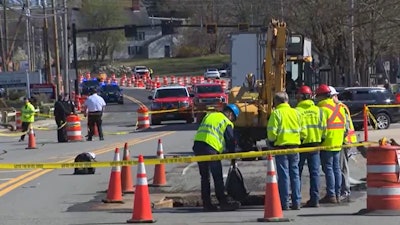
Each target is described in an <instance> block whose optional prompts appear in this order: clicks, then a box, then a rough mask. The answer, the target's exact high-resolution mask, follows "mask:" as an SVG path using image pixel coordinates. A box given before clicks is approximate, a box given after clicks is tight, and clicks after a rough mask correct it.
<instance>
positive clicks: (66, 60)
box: [63, 0, 71, 93]
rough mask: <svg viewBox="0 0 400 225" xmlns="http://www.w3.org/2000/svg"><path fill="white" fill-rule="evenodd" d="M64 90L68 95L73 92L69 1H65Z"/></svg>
mask: <svg viewBox="0 0 400 225" xmlns="http://www.w3.org/2000/svg"><path fill="white" fill-rule="evenodd" d="M63 19H64V28H63V29H64V30H63V31H64V88H65V91H68V93H70V92H71V90H70V83H69V80H70V79H69V73H68V70H69V48H68V46H69V45H68V43H69V42H68V5H67V0H64V18H63Z"/></svg>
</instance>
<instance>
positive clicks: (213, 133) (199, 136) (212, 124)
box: [194, 112, 233, 153]
mask: <svg viewBox="0 0 400 225" xmlns="http://www.w3.org/2000/svg"><path fill="white" fill-rule="evenodd" d="M229 125H230V126H232V128H233V123H232V122H231V121H230V120H229V119H228V118H227V117H226V116H225V115H224V114H223V113H221V112H214V113H209V114H207V115H206V116H205V117H204V119H203V121H202V122H201V124H200V127H199V129H197V133H196V135H195V136H194V140H195V141H202V142H205V143H207V144H208V145H210V146H211V147H212V148H213V149H215V150H216V151H217V152H219V153H222V152H223V151H224V149H225V138H224V133H225V129H226V127H227V126H229Z"/></svg>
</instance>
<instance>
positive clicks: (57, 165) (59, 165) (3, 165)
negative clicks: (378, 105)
mask: <svg viewBox="0 0 400 225" xmlns="http://www.w3.org/2000/svg"><path fill="white" fill-rule="evenodd" d="M373 144H377V143H376V142H364V143H355V144H347V145H342V146H334V147H325V146H321V147H307V148H292V149H280V150H268V151H255V152H239V153H228V154H219V155H201V156H188V157H177V158H164V159H145V160H144V164H146V165H157V164H176V163H192V162H205V161H216V160H227V159H239V158H240V159H242V158H256V157H265V156H267V155H287V154H295V153H305V152H314V151H320V150H328V149H333V148H339V147H341V148H351V147H359V146H370V145H373ZM137 164H138V161H137V160H129V161H109V162H74V163H0V169H14V170H15V169H70V168H87V167H93V168H97V167H115V166H134V165H137Z"/></svg>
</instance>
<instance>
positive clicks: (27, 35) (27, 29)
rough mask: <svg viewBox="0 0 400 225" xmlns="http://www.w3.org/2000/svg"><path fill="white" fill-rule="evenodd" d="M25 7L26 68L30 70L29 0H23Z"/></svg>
mask: <svg viewBox="0 0 400 225" xmlns="http://www.w3.org/2000/svg"><path fill="white" fill-rule="evenodd" d="M25 7H26V9H25V10H26V20H25V21H26V49H27V53H28V68H29V69H28V70H29V71H32V55H31V43H30V42H31V38H30V30H31V26H30V25H31V23H30V16H31V11H30V9H29V7H30V1H29V0H26V1H25Z"/></svg>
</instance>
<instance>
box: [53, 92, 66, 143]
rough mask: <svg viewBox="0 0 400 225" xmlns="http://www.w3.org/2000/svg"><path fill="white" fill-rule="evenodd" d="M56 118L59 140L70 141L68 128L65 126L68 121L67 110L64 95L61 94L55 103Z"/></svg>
mask: <svg viewBox="0 0 400 225" xmlns="http://www.w3.org/2000/svg"><path fill="white" fill-rule="evenodd" d="M54 119H55V121H56V124H57V140H58V142H68V138H67V129H66V128H65V125H66V124H65V123H66V121H67V112H66V107H65V105H64V102H63V96H62V95H59V96H58V99H57V101H56V102H55V103H54Z"/></svg>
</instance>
